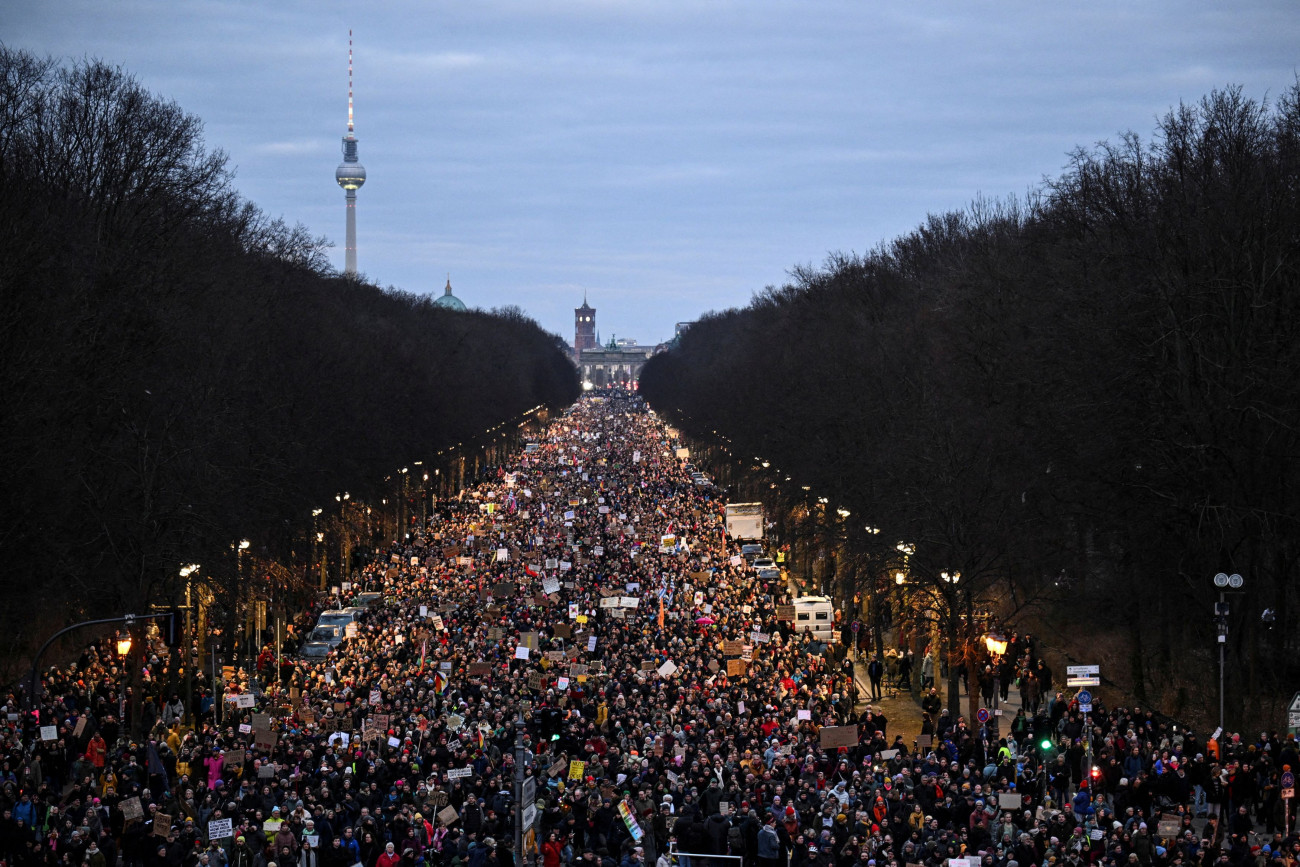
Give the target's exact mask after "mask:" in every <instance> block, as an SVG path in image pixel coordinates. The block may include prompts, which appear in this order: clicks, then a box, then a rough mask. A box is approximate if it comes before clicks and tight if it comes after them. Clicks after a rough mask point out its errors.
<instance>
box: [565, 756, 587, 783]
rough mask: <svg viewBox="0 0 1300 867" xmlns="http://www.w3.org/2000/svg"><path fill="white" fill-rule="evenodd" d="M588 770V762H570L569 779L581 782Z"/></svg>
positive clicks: (575, 760)
mask: <svg viewBox="0 0 1300 867" xmlns="http://www.w3.org/2000/svg"><path fill="white" fill-rule="evenodd" d="M586 769H587V763H586V762H580V761H578V760H577V759H574V760H573V761H571V762H569V779H570V780H581V779H582V772H583V771H584V770H586Z"/></svg>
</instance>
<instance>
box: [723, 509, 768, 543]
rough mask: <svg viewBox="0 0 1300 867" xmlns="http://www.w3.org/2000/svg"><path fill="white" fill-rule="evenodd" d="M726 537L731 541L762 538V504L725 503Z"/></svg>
mask: <svg viewBox="0 0 1300 867" xmlns="http://www.w3.org/2000/svg"><path fill="white" fill-rule="evenodd" d="M727 535H728V536H730V537H731V538H733V539H761V538H763V504H762V503H727Z"/></svg>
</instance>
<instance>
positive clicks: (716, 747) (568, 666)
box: [0, 395, 1300, 867]
mask: <svg viewBox="0 0 1300 867" xmlns="http://www.w3.org/2000/svg"><path fill="white" fill-rule="evenodd" d="M672 446H673V444H672V443H671V442H670V441H669V439H668V435H667V434H666V432H665V427H664V425H663V424H662V422H660V421H659V420H658V419H657V418H656V417H655V416H654V415H653V413H650V412H648V411H647V410H646V408H645V406H644V404H643V403H642V402H641V401H640V400H639V399H638V398H636V397H635V395H619V396H616V397H613V398H610V397H606V398H595V399H592V398H588V399H584V400H583V401H581V402H580V403H579V404H578V405H576V406H575V407H574V408H573V409H572V410H571V411H569V412H568V413H566V414H565V415H563V416H561V417H559V418H557V419H556V420H555V421H554V422H553V423H552V425H551V426H550V428H549V430H547V431H546V433H545V435H544V436H542V437H540V438H539V442H538V443H537V446H536V448H530V449H528V450H526V451H524V452H523V453H520V454H519V455H517V456H516V457H515V459H514V460H513V461H512V462H511V463H510V465H508V466H503V467H501V468H499V470H498V471H497V472H496V473H495V474H494V475H493V477H492V478H490V479H488V480H486V481H484V482H483V483H481V484H478V485H476V486H475V487H473V488H472V489H468V490H466V491H464V492H463V493H462V494H461V495H460V496H459V497H458V498H456V499H455V500H452V501H446V502H443V503H441V504H440V506H439V508H438V509H437V510H436V512H437V514H436V515H434V516H433V517H432V518H431V519H430V521H429V522H428V525H427V526H426V527H424V528H422V529H421V531H420V532H418V533H413V534H412V535H411V536H410V537H407V538H404V539H402V540H399V541H397V542H394V543H393V544H392V545H391V546H390V547H389V548H388V549H387V550H385V551H383V552H382V556H381V557H379V558H377V559H376V561H375V562H373V563H372V564H371V565H370V566H368V567H367V570H366V574H365V576H364V578H363V580H362V581H359V582H357V585H356V586H355V587H352V588H349V589H348V590H345V591H342V592H341V596H342V598H340V599H339V600H338V602H339V603H340V604H346V603H348V602H350V601H352V600H351V598H350V597H351V596H352V595H355V594H356V593H357V592H359V591H360V590H362V589H363V588H364V589H372V590H378V591H379V592H381V593H382V594H383V601H382V602H381V603H380V604H378V605H375V606H373V607H372V608H370V609H369V610H368V611H367V612H366V613H365V614H363V615H361V617H360V619H359V620H358V621H357V627H356V631H355V634H353V635H351V637H349V638H347V640H345V641H344V642H343V643H342V644H341V645H340V646H339V647H338V648H337V649H336V650H335V651H334V652H332V653H331V654H330V655H329V656H327V657H325V658H323V659H304V658H300V657H293V658H290V662H289V664H287V665H285V666H284V668H283V669H282V670H281V671H280V672H279V673H280V674H281V677H280V678H279V679H278V680H279V684H278V685H276V686H269V685H268V688H267V689H265V690H262V691H257V690H253V689H251V688H250V686H251V685H250V684H249V683H248V682H247V681H246V680H245V681H241V680H239V679H236V680H235V681H233V682H231V683H230V685H229V687H228V689H227V692H226V694H225V695H222V696H220V697H219V698H220V702H219V705H220V707H219V708H218V707H214V706H213V704H212V703H207V704H203V705H201V706H199V707H186V706H185V705H184V704H183V703H182V702H180V701H179V700H178V699H176V698H175V697H173V698H172V699H170V700H167V701H163V702H160V703H159V704H158V705H156V706H155V705H152V704H151V705H149V706H148V708H147V710H145V711H143V713H144V714H145V715H146V716H145V718H144V719H142V720H140V721H139V722H140V725H139V726H137V727H134V728H135V730H137V731H144V732H146V733H147V734H145V735H144V736H143V737H141V738H139V739H132V737H131V733H130V731H128V730H127V729H126V728H124V727H123V725H122V723H121V721H120V718H121V713H120V706H119V696H120V693H121V683H120V680H121V671H120V667H119V666H118V665H117V664H116V661H115V659H114V657H113V655H112V654H110V653H107V652H104V651H101V650H99V649H97V648H91V649H89V650H87V652H86V653H85V654H84V655H83V656H82V657H81V658H80V659H78V660H76V661H75V662H74V663H73V664H72V665H70V666H65V667H63V668H61V669H57V670H53V671H51V672H48V673H47V675H46V677H45V679H44V682H43V694H42V695H41V697H40V704H41V708H40V720H39V722H40V724H41V725H42V726H45V727H49V726H53V727H54V730H53V732H52V734H53V735H54V736H53V737H52V738H48V739H47V738H46V737H44V736H43V735H41V734H39V733H38V731H37V730H36V729H35V727H33V726H29V725H28V726H25V725H24V722H25V721H24V720H23V719H22V716H21V714H20V713H19V711H18V707H19V704H20V701H19V697H18V696H17V695H11V696H9V698H8V708H7V710H8V711H9V716H8V720H7V727H6V728H5V729H4V731H3V767H2V768H0V801H2V806H3V816H2V817H0V859H2V860H3V863H4V864H5V865H9V867H53V865H68V867H80V865H90V867H116V865H117V864H118V863H122V864H124V865H127V867H193V865H196V864H197V865H203V867H270V865H274V867H290V865H300V867H353V865H361V867H417V865H438V867H507V865H513V864H516V863H518V861H519V857H518V853H517V852H516V847H515V845H514V839H513V835H514V826H515V812H516V809H517V807H518V806H519V805H517V804H516V803H515V797H514V788H513V781H514V779H515V773H516V761H518V759H517V750H516V734H517V731H516V720H517V719H519V718H522V719H523V750H522V752H521V753H518V755H521V756H522V761H523V763H524V765H525V768H524V771H525V774H526V775H527V776H529V777H531V778H532V779H533V780H534V783H533V784H531V785H533V786H535V792H536V799H535V801H534V802H533V803H530V804H527V805H524V806H526V807H527V808H528V809H527V810H525V811H524V812H525V814H526V815H528V817H529V818H530V819H533V826H532V828H531V830H530V832H529V833H528V835H527V839H526V841H525V847H526V852H527V857H528V858H536V859H537V860H538V862H539V863H540V864H541V865H543V867H561V865H564V867H571V865H574V864H577V865H581V867H643V865H651V864H654V865H657V867H667V865H669V864H670V863H673V862H674V861H677V862H679V863H682V864H683V865H684V867H722V865H721V864H719V863H718V862H716V861H713V860H710V859H711V858H716V857H717V856H734V857H735V858H737V859H739V860H740V863H741V865H742V867H832V865H834V867H886V865H888V867H907V865H925V867H940V865H945V867H946V865H947V863H948V862H950V861H951V860H953V859H968V860H966V861H962V862H960V863H961V864H962V867H967V865H969V867H974V865H975V864H976V863H977V862H978V863H979V864H980V867H1063V865H1067V864H1068V865H1081V864H1084V863H1088V864H1104V865H1115V867H1118V865H1125V867H1128V865H1134V867H1165V865H1189V867H1190V865H1193V864H1196V865H1203V867H1211V865H1232V867H1247V865H1249V867H1266V865H1271V864H1278V865H1284V867H1298V865H1297V861H1298V859H1300V840H1298V839H1297V837H1296V836H1295V834H1294V833H1293V831H1292V830H1291V829H1292V828H1294V817H1293V816H1291V817H1290V827H1288V826H1287V824H1286V822H1287V818H1288V817H1287V816H1285V815H1284V809H1283V802H1282V801H1281V800H1280V798H1279V794H1280V792H1279V785H1278V784H1279V774H1280V773H1281V771H1282V768H1283V766H1284V765H1286V764H1290V765H1291V767H1292V768H1296V767H1300V765H1298V763H1297V757H1296V745H1295V742H1294V740H1291V739H1280V738H1279V737H1278V736H1277V735H1276V734H1273V733H1260V734H1259V736H1258V737H1250V738H1247V737H1243V736H1240V735H1231V736H1228V735H1223V736H1222V737H1220V738H1219V739H1218V740H1217V741H1213V742H1210V741H1206V742H1203V741H1201V740H1198V739H1197V738H1196V737H1195V736H1194V735H1193V734H1192V733H1191V732H1186V731H1179V730H1174V729H1173V727H1171V726H1166V725H1164V724H1162V723H1161V722H1159V721H1158V720H1157V719H1156V718H1155V717H1154V716H1152V715H1151V714H1149V713H1143V712H1141V711H1139V710H1137V709H1123V708H1114V709H1107V708H1105V707H1103V706H1100V705H1097V706H1095V707H1094V711H1093V713H1092V715H1091V717H1090V719H1089V723H1090V725H1089V727H1088V728H1087V729H1086V728H1085V725H1084V717H1083V716H1082V715H1081V714H1080V713H1079V709H1078V707H1077V705H1076V704H1074V703H1073V702H1072V700H1071V699H1070V698H1068V697H1067V696H1066V695H1064V694H1063V693H1060V692H1055V693H1052V694H1051V695H1050V696H1048V695H1046V694H1045V695H1044V696H1043V697H1042V699H1041V700H1040V702H1039V705H1038V708H1039V710H1040V714H1039V715H1038V716H1036V717H1035V716H1033V715H1031V714H1026V713H1024V712H1023V711H1022V712H1021V713H1020V714H1018V715H1017V716H1016V717H1015V718H1014V719H1010V720H1007V721H1005V723H1004V726H1005V730H998V729H996V728H993V727H992V726H994V725H996V724H997V723H998V722H999V721H1000V718H999V717H996V716H993V717H990V721H989V723H988V724H987V725H986V726H981V725H980V724H978V723H976V722H975V721H973V720H967V719H963V718H960V717H958V718H954V717H953V716H951V715H950V714H948V713H947V711H946V710H944V709H943V708H942V707H939V706H938V703H937V699H936V698H935V697H934V696H933V695H932V694H930V693H928V692H927V694H926V695H925V697H924V698H923V707H924V710H925V712H926V714H927V716H926V719H925V721H924V724H923V728H922V730H921V731H907V732H898V731H894V730H891V729H896V728H897V725H896V724H895V725H893V726H892V727H891V723H890V721H889V720H887V719H885V718H884V716H883V715H881V714H879V713H877V712H875V711H873V710H872V709H871V708H870V707H869V706H868V707H867V709H866V710H863V711H860V712H859V711H855V709H854V703H853V698H852V694H853V690H854V683H853V679H854V672H853V666H852V664H851V663H850V662H847V661H845V660H843V659H842V657H841V656H840V655H837V654H836V653H834V652H829V653H828V652H827V649H826V646H825V644H824V643H823V642H821V641H817V640H815V638H814V636H813V635H811V634H803V635H800V634H797V633H796V632H795V630H794V628H793V623H792V621H791V620H790V619H788V618H789V616H790V615H789V613H788V611H789V609H788V604H789V602H790V601H791V600H790V599H789V598H788V594H787V592H786V590H785V588H784V587H783V586H779V584H768V583H765V582H764V581H762V580H760V579H759V578H758V577H757V575H756V573H755V572H754V571H753V570H752V569H751V568H750V567H749V565H748V563H747V562H746V560H745V559H743V558H742V557H741V556H740V555H739V548H738V545H737V543H735V542H734V541H733V540H731V539H729V538H728V537H727V535H726V534H725V532H724V523H723V520H722V516H723V503H722V502H721V501H720V499H719V495H718V492H717V491H716V490H715V489H713V488H711V487H710V486H708V485H700V484H696V483H694V482H693V481H692V480H691V478H690V475H689V473H688V471H687V468H686V467H685V466H684V465H683V461H682V460H681V459H679V458H678V457H677V456H676V455H675V453H674V451H673V447H672ZM141 652H142V653H143V654H144V655H143V656H141V658H140V662H141V663H142V664H144V665H145V666H149V665H155V666H156V665H158V664H159V663H158V662H157V661H156V660H154V659H153V657H152V655H151V654H152V652H153V651H152V650H150V649H145V650H143V651H141ZM1008 656H1009V657H1012V659H1013V660H1014V661H1015V663H1016V665H1017V668H1018V667H1019V666H1020V665H1021V663H1023V666H1024V667H1025V668H1026V670H1027V671H1028V672H1029V674H1030V675H1031V676H1035V677H1036V675H1034V672H1037V671H1038V663H1039V660H1038V659H1036V658H1035V654H1034V650H1033V647H1032V646H1031V645H1030V644H1029V643H1027V642H1025V643H1016V644H1013V650H1012V651H1011V652H1009V653H1008ZM267 658H268V659H269V656H268V657H267ZM932 668H933V663H931V669H932ZM916 673H917V675H918V676H919V675H922V674H923V671H922V666H918V667H917V672H916ZM930 676H931V677H932V676H933V674H932V673H931V675H930ZM273 679H274V678H273ZM1046 681H1047V683H1049V684H1050V682H1051V680H1050V675H1049V676H1048V677H1047V678H1046ZM1047 692H1049V693H1050V692H1051V691H1050V689H1049V690H1048V691H1047ZM1026 706H1028V707H1030V708H1031V709H1032V708H1033V707H1034V705H1033V704H1032V703H1029V702H1027V703H1026ZM218 710H220V711H221V720H220V722H218V721H217V713H216V712H217V711H218ZM1039 731H1046V732H1048V733H1049V737H1050V740H1051V742H1052V748H1051V749H1050V750H1043V748H1042V746H1041V744H1039V743H1037V742H1036V741H1037V740H1038V738H1037V737H1036V734H1037V733H1038V732H1039ZM47 733H48V729H47ZM846 734H847V735H848V736H847V737H845V736H846ZM823 744H826V746H823ZM841 744H842V745H841ZM1089 747H1090V750H1089ZM1088 755H1091V756H1092V765H1093V767H1095V768H1096V770H1095V771H1093V770H1092V768H1090V767H1087V766H1086V762H1085V758H1086V756H1088ZM534 816H535V818H534ZM1201 816H1204V817H1205V818H1206V819H1207V820H1208V822H1207V823H1202V822H1199V821H1197V820H1198V818H1199V817H1201ZM1259 826H1263V831H1260V830H1259ZM732 863H733V864H734V863H735V862H732Z"/></svg>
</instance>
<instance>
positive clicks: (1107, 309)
mask: <svg viewBox="0 0 1300 867" xmlns="http://www.w3.org/2000/svg"><path fill="white" fill-rule="evenodd" d="M1298 245H1300V86H1292V87H1291V88H1289V89H1288V90H1287V91H1285V92H1284V93H1283V94H1281V96H1280V97H1279V98H1277V99H1276V100H1272V101H1257V100H1254V99H1250V98H1247V97H1246V96H1244V95H1243V94H1242V92H1241V90H1240V88H1237V87H1230V88H1227V89H1224V90H1219V91H1215V92H1213V93H1211V94H1209V95H1207V96H1206V97H1204V98H1203V99H1202V100H1200V101H1199V102H1197V103H1195V104H1190V105H1180V106H1179V107H1178V108H1176V109H1174V110H1171V111H1170V112H1169V113H1168V114H1166V115H1165V116H1164V117H1163V118H1162V119H1160V120H1159V122H1158V125H1157V128H1156V130H1155V134H1154V136H1152V137H1151V138H1149V139H1145V140H1144V139H1143V138H1142V137H1140V136H1138V135H1136V134H1132V133H1129V134H1126V135H1123V136H1121V137H1120V138H1119V139H1118V140H1116V141H1111V142H1105V143H1101V144H1099V145H1096V146H1094V147H1090V148H1080V149H1078V150H1076V151H1074V152H1073V153H1072V154H1071V155H1070V158H1069V162H1068V164H1067V166H1066V167H1065V169H1064V170H1063V172H1062V173H1061V174H1060V175H1059V176H1058V177H1055V178H1049V179H1046V180H1044V181H1043V182H1042V183H1041V184H1040V185H1038V186H1037V187H1036V188H1035V189H1034V190H1032V191H1031V192H1030V193H1029V194H1028V195H1027V196H1025V197H1023V198H1020V199H1010V200H1002V201H990V200H985V199H980V200H977V201H975V202H974V203H972V204H971V205H970V206H969V207H966V208H964V209H962V210H958V211H953V212H950V213H943V214H934V215H930V216H929V217H927V218H926V220H925V221H924V222H923V223H922V224H921V225H919V226H918V227H917V228H916V229H915V230H913V231H911V232H909V233H908V234H906V235H905V236H903V237H900V238H897V239H895V240H893V241H890V242H888V243H884V244H882V245H880V246H878V247H877V248H875V249H874V250H872V251H870V252H869V253H867V254H864V255H849V254H839V255H833V256H831V257H830V258H829V259H828V260H827V261H826V263H825V264H824V265H823V266H821V267H818V268H814V267H800V268H796V269H794V270H793V271H792V273H791V279H790V280H789V281H788V282H787V283H786V284H785V285H782V286H779V287H768V288H767V289H765V290H764V291H762V292H760V293H758V294H757V295H756V296H755V297H754V299H753V300H752V302H751V303H750V304H749V306H747V307H746V308H744V309H733V310H726V311H723V312H720V313H712V314H709V315H706V316H704V317H703V318H702V319H701V320H700V321H699V322H698V323H697V324H695V325H694V326H693V327H692V328H691V329H690V330H689V331H687V332H685V334H684V335H683V336H682V337H681V339H680V341H679V343H678V345H677V346H676V347H675V348H673V349H672V350H671V351H669V352H667V353H664V354H661V355H659V356H657V357H655V358H653V359H651V360H650V362H649V363H647V365H646V367H645V369H644V371H643V373H642V377H641V389H642V391H643V393H644V394H645V396H646V397H647V399H648V400H649V402H650V403H651V404H652V405H653V406H654V407H655V409H656V410H657V411H659V412H660V413H661V414H663V415H665V416H666V417H667V418H669V419H670V420H671V421H673V422H674V423H676V424H677V425H678V426H680V427H681V429H682V430H683V432H684V433H686V434H687V435H690V436H693V437H695V438H697V439H699V440H701V441H704V442H710V443H713V444H715V445H716V446H718V447H720V448H723V449H725V450H726V451H727V452H728V453H729V454H730V455H731V456H732V458H733V460H734V463H735V464H736V467H737V468H738V469H739V470H741V471H742V473H743V476H742V478H743V479H744V482H745V484H746V485H747V486H748V489H749V490H751V491H754V492H755V493H759V494H762V496H763V497H764V499H765V500H766V501H767V502H768V503H769V504H770V505H771V506H772V508H773V511H774V513H776V514H778V515H780V516H781V517H782V520H786V519H787V518H789V519H791V521H792V526H797V527H812V528H814V530H815V532H816V533H819V534H821V535H820V536H819V537H818V538H819V539H820V540H821V541H819V542H818V546H819V547H818V548H817V550H818V551H819V552H825V551H827V550H832V551H834V552H838V555H839V557H840V558H841V560H843V561H845V562H842V563H840V564H838V565H837V567H836V575H837V576H838V577H840V578H844V579H845V580H846V581H847V582H848V583H847V584H846V587H849V586H850V585H851V587H850V590H851V591H852V589H853V588H856V589H857V590H858V591H859V592H875V593H877V594H883V593H886V592H896V591H892V590H890V589H889V585H890V584H897V585H898V586H901V587H904V588H907V587H913V586H915V587H918V588H920V589H923V590H924V591H925V592H926V593H928V594H929V598H931V599H933V600H935V604H934V606H932V607H933V608H935V609H936V610H938V611H939V612H940V613H939V614H938V615H936V616H937V617H938V618H939V619H940V620H943V619H944V617H948V618H950V619H949V620H948V621H946V623H947V626H948V627H949V628H950V630H949V631H950V632H951V634H952V635H953V645H954V647H953V652H954V653H956V655H957V656H958V657H959V658H960V659H962V660H967V659H970V658H973V655H972V654H970V653H969V652H968V651H969V649H970V645H971V643H972V642H973V641H974V640H975V639H976V637H977V632H978V629H979V628H982V627H980V626H979V622H980V618H981V616H984V615H987V616H993V617H1001V618H1002V621H1003V622H1004V623H1005V624H1006V625H1008V626H1010V627H1018V628H1020V629H1021V630H1022V631H1023V630H1025V629H1034V630H1039V631H1050V632H1051V633H1052V634H1053V638H1052V640H1054V641H1057V642H1064V643H1066V644H1068V645H1069V648H1070V651H1071V653H1073V654H1074V656H1075V658H1076V659H1077V660H1079V661H1082V662H1088V663H1094V662H1096V663H1100V664H1101V665H1102V668H1103V672H1102V673H1103V676H1105V677H1106V678H1107V679H1108V680H1111V681H1113V682H1116V683H1118V684H1120V685H1121V686H1122V687H1123V688H1124V689H1125V690H1126V691H1127V692H1128V694H1130V695H1132V696H1135V697H1136V700H1138V701H1141V702H1153V703H1155V704H1156V705H1157V706H1159V707H1160V708H1162V709H1163V710H1165V711H1166V712H1169V713H1174V714H1180V715H1183V716H1184V717H1192V718H1195V719H1197V720H1198V721H1206V720H1211V721H1212V720H1213V719H1214V718H1215V717H1216V716H1217V714H1216V712H1215V711H1217V707H1216V705H1217V701H1216V698H1217V660H1218V656H1217V653H1218V650H1217V648H1218V644H1217V638H1216V634H1217V631H1218V625H1217V624H1216V612H1215V603H1216V602H1218V601H1219V588H1217V587H1215V586H1214V584H1213V582H1212V577H1213V576H1214V575H1215V574H1216V573H1218V572H1227V573H1238V574H1240V575H1242V576H1243V578H1244V586H1243V588H1242V592H1241V593H1240V594H1232V593H1229V594H1228V596H1227V597H1226V601H1227V603H1228V609H1229V613H1228V614H1227V615H1226V618H1224V623H1223V626H1224V628H1226V630H1227V637H1226V645H1225V649H1226V654H1227V699H1228V701H1227V704H1228V708H1229V721H1230V724H1241V723H1245V722H1252V723H1260V724H1262V725H1265V726H1272V727H1276V726H1280V725H1282V724H1283V723H1284V719H1283V713H1282V708H1280V706H1279V704H1280V703H1281V702H1284V701H1286V700H1288V699H1289V698H1290V691H1291V688H1293V687H1294V684H1295V683H1296V681H1297V674H1298V673H1300V672H1298V671H1297V665H1296V662H1295V660H1296V659H1297V658H1298V657H1297V654H1296V645H1297V642H1296V640H1295V637H1294V636H1295V634H1296V631H1297V625H1300V624H1298V614H1300V611H1298V609H1297V602H1298V601H1300V600H1297V592H1300V590H1298V588H1300V574H1297V558H1298V557H1300V534H1298V533H1297V530H1298V529H1300V528H1298V526H1297V522H1298V521H1300V488H1298V487H1297V484H1296V475H1297V470H1300V378H1298V377H1297V376H1296V372H1297V371H1298V370H1300V339H1298V338H1300V333H1298V331H1300V315H1298V313H1300V309H1298V308H1300V281H1298V279H1297V278H1298V276H1300V272H1298V265H1300V246H1298ZM909 549H911V550H912V551H913V552H914V553H908V551H909ZM900 573H903V575H902V577H899V575H900ZM957 574H960V576H961V577H960V580H954V578H953V576H954V575H957ZM846 575H847V578H846ZM945 575H946V576H947V577H946V578H945V577H944V576H945ZM900 582H901V583H900ZM981 609H987V610H986V611H984V612H983V614H982V612H981ZM963 630H965V631H963ZM963 650H964V651H966V653H965V655H963Z"/></svg>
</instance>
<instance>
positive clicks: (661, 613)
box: [659, 596, 664, 629]
mask: <svg viewBox="0 0 1300 867" xmlns="http://www.w3.org/2000/svg"><path fill="white" fill-rule="evenodd" d="M659 628H660V629H663V628H664V598H663V597H662V596H660V597H659Z"/></svg>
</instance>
